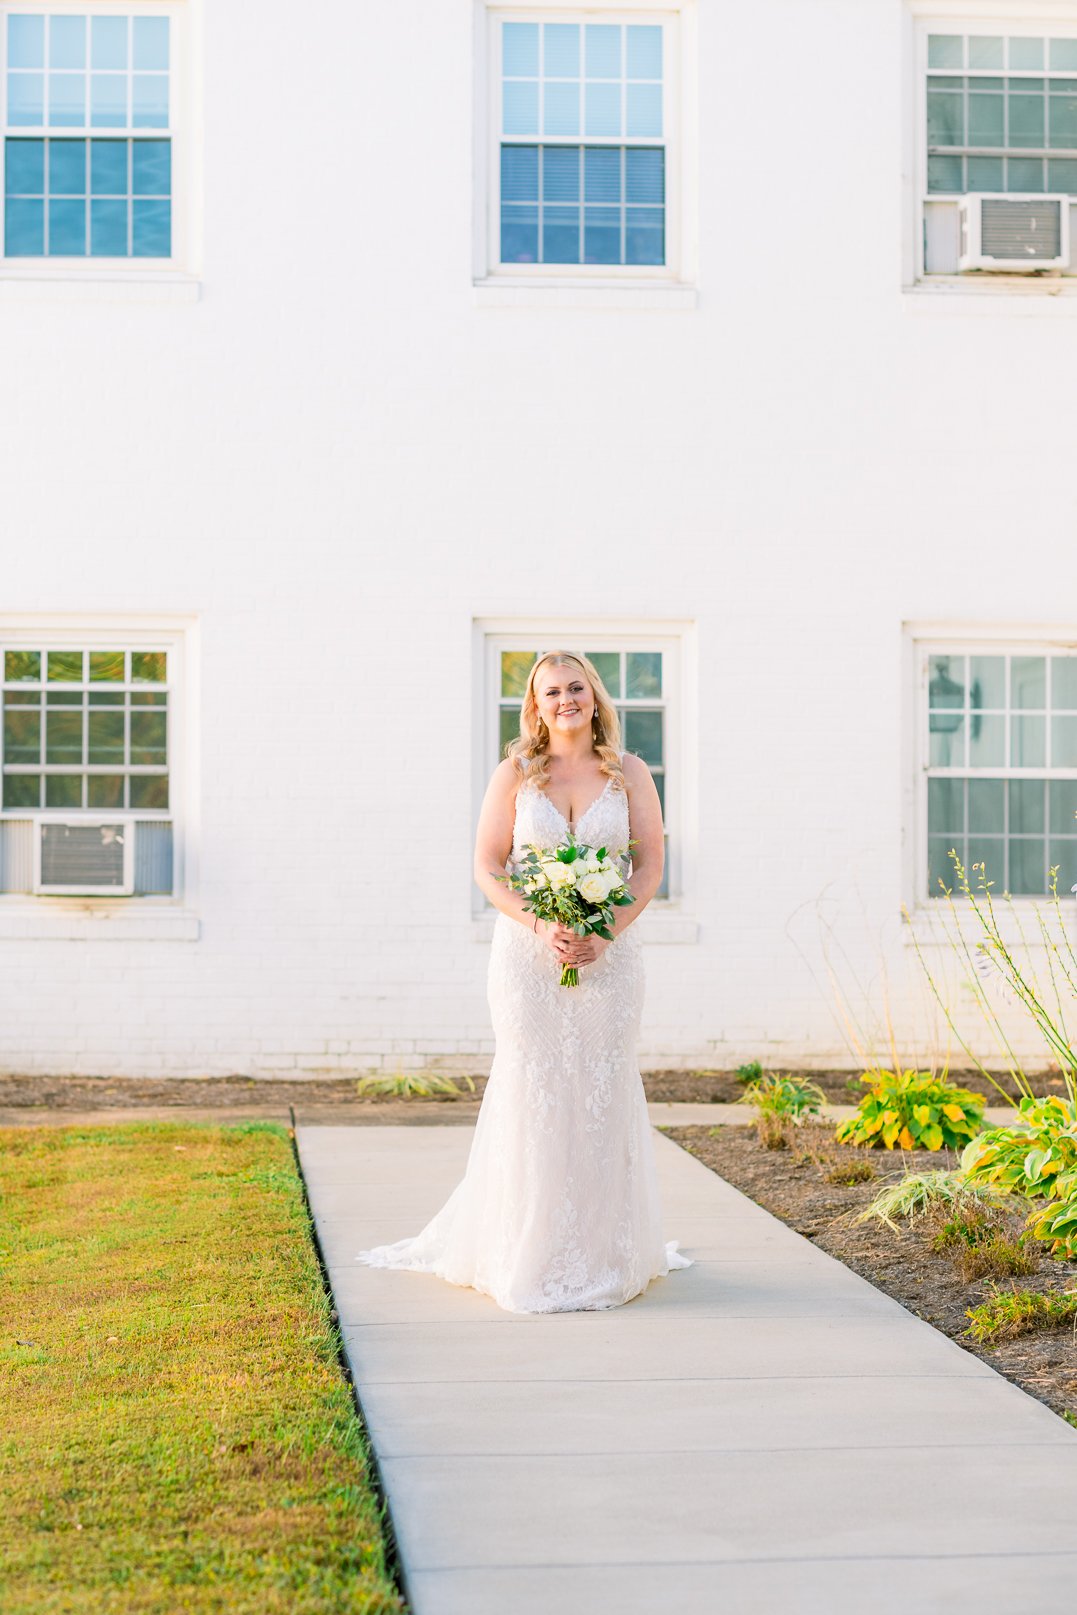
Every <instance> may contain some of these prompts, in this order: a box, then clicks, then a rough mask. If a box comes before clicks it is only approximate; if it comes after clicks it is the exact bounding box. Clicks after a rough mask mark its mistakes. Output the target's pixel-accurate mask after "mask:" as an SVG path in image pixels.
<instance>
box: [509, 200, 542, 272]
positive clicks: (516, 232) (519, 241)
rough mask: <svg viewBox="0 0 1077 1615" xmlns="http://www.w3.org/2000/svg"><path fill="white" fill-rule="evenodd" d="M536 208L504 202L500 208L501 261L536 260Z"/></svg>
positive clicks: (532, 261)
mask: <svg viewBox="0 0 1077 1615" xmlns="http://www.w3.org/2000/svg"><path fill="white" fill-rule="evenodd" d="M538 239H539V236H538V208H537V207H536V206H530V207H518V206H516V205H514V204H513V203H505V204H503V206H502V208H501V262H502V263H503V264H534V263H537V262H538V255H539V250H538Z"/></svg>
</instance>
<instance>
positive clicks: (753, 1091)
mask: <svg viewBox="0 0 1077 1615" xmlns="http://www.w3.org/2000/svg"><path fill="white" fill-rule="evenodd" d="M740 1103H742V1104H746V1105H754V1106H755V1107H756V1113H757V1114H756V1124H755V1125H756V1131H757V1132H758V1134H759V1139H760V1142H761V1143H762V1144H763V1145H764V1146H765V1147H766V1148H767V1149H768V1150H781V1149H785V1148H786V1146H787V1145H788V1143H789V1136H788V1129H789V1128H790V1127H800V1126H802V1124H803V1123H804V1122H806V1121H808V1120H809V1119H810V1118H811V1117H814V1116H818V1114H819V1111H820V1109H821V1108H822V1106H823V1105H824V1104H825V1103H826V1094H825V1093H824V1092H823V1090H822V1089H821V1088H820V1087H817V1086H816V1084H815V1083H814V1082H809V1081H808V1080H807V1078H805V1077H788V1076H779V1075H776V1074H774V1075H770V1076H766V1077H762V1078H760V1080H759V1081H758V1082H753V1083H752V1084H751V1086H750V1087H748V1088H746V1089H745V1090H744V1093H743V1094H742V1095H741V1098H740Z"/></svg>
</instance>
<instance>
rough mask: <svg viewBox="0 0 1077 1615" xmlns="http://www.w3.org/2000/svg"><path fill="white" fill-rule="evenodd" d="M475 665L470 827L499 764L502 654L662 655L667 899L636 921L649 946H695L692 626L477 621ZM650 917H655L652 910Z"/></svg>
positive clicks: (477, 913) (479, 909)
mask: <svg viewBox="0 0 1077 1615" xmlns="http://www.w3.org/2000/svg"><path fill="white" fill-rule="evenodd" d="M473 632H474V666H475V707H474V725H473V730H474V739H475V744H474V746H473V757H474V775H473V797H474V810H473V822H474V823H476V824H477V821H478V812H479V807H480V805H481V803H482V799H483V795H484V794H485V791H486V786H487V783H488V781H489V778H490V775H491V773H492V772H493V770H494V768H495V767H496V765H497V763H498V762H499V761H500V760H501V759H500V755H499V751H500V725H499V710H500V701H501V652H502V651H506V650H524V651H533V650H536V649H537V650H542V649H545V648H547V647H550V646H559V647H563V648H566V649H572V648H574V647H577V646H578V647H579V648H580V649H581V650H584V651H585V652H586V651H636V650H638V651H661V652H662V704H663V706H664V709H665V716H666V723H665V749H666V761H665V795H666V811H665V830H666V836H667V838H668V845H669V859H668V864H669V867H668V871H667V884H668V892H669V895H668V896H667V897H662V898H655V899H654V900H653V902H652V903H651V904H650V905H649V909H648V913H647V915H645V916H643V917H642V918H641V923H642V924H646V926H647V933H646V934H648V935H649V936H650V938H651V940H654V941H668V942H695V941H696V940H697V939H698V925H697V924H696V921H695V919H694V917H693V915H692V910H691V894H692V893H693V891H694V889H695V868H696V853H695V849H696V845H697V842H698V831H699V826H698V820H697V815H696V812H695V809H694V805H693V804H694V803H695V802H697V801H698V781H697V777H696V759H697V757H698V747H693V746H691V745H689V744H688V742H687V738H686V737H687V736H689V735H690V734H692V733H693V732H694V726H695V722H696V714H695V695H694V692H695V665H696V655H695V625H694V624H693V623H690V622H684V621H680V620H677V621H654V620H651V621H647V620H641V619H638V618H637V619H632V618H626V619H611V618H606V619H602V618H586V619H573V618H557V617H552V618H550V617H545V618H504V617H501V618H494V617H490V618H477V619H476V620H475V622H474V625H473ZM472 893H473V895H472V915H473V917H474V918H476V919H480V918H481V917H482V916H483V915H484V913H485V911H486V907H487V905H486V904H485V901H484V899H483V896H482V893H481V892H479V890H478V888H477V887H474V886H473V887H472ZM652 910H653V914H652V912H651V911H652Z"/></svg>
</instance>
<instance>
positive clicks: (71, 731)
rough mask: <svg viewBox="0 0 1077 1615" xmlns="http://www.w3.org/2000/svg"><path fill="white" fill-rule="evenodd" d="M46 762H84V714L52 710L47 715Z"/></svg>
mask: <svg viewBox="0 0 1077 1615" xmlns="http://www.w3.org/2000/svg"><path fill="white" fill-rule="evenodd" d="M45 761H46V762H47V763H81V762H82V712H81V711H77V712H76V711H71V710H69V709H68V710H61V711H56V710H53V709H52V708H50V709H49V711H48V712H47V713H46V715H45Z"/></svg>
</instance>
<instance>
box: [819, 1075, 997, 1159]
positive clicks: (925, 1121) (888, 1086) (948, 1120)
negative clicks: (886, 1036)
mask: <svg viewBox="0 0 1077 1615" xmlns="http://www.w3.org/2000/svg"><path fill="white" fill-rule="evenodd" d="M860 1080H861V1082H862V1083H865V1084H867V1087H868V1092H867V1093H866V1094H865V1095H864V1097H863V1099H862V1100H861V1101H860V1104H859V1105H858V1106H857V1109H856V1113H855V1115H852V1116H850V1117H848V1118H847V1120H845V1121H843V1122H842V1123H841V1124H840V1125H839V1127H838V1131H837V1134H836V1137H837V1140H838V1143H839V1144H864V1145H867V1146H868V1147H869V1148H871V1149H888V1150H892V1149H895V1148H901V1149H903V1150H944V1149H945V1150H960V1149H963V1148H964V1147H965V1145H966V1144H967V1143H968V1142H969V1140H970V1139H972V1138H974V1137H975V1135H976V1134H977V1133H978V1132H979V1131H980V1129H981V1127H982V1126H983V1112H984V1096H983V1094H982V1093H972V1092H971V1091H970V1090H969V1089H968V1088H955V1087H953V1086H952V1085H951V1084H950V1083H948V1082H947V1081H946V1080H945V1078H944V1077H934V1076H932V1075H931V1073H930V1071H902V1072H901V1074H900V1075H898V1074H897V1073H896V1072H893V1071H868V1072H865V1074H864V1076H862V1077H861V1079H860Z"/></svg>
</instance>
